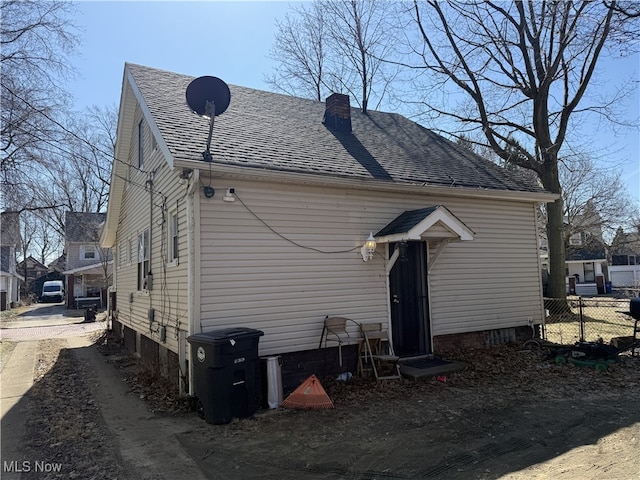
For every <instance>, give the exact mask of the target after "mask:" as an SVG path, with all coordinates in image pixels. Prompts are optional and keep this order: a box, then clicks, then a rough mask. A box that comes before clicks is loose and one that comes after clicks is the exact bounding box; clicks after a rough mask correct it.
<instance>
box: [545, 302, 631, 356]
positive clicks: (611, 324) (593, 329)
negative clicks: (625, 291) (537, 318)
mask: <svg viewBox="0 0 640 480" xmlns="http://www.w3.org/2000/svg"><path fill="white" fill-rule="evenodd" d="M628 310H629V301H628V300H615V299H602V300H600V299H583V300H582V319H583V322H584V325H583V326H582V327H581V325H580V318H581V313H580V301H579V300H578V299H574V300H572V299H570V300H569V301H568V310H567V311H564V312H555V313H554V312H550V313H549V316H548V317H547V319H546V327H545V330H546V339H547V340H549V341H551V342H554V343H559V344H563V345H568V344H573V343H575V342H577V341H579V340H580V339H581V337H584V340H586V341H599V340H602V341H603V342H605V343H607V344H608V343H610V341H611V339H612V338H614V337H628V336H632V335H633V326H634V320H633V319H632V318H631V317H630V316H629V315H625V314H624V313H622V312H624V311H628Z"/></svg>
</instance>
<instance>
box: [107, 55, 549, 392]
mask: <svg viewBox="0 0 640 480" xmlns="http://www.w3.org/2000/svg"><path fill="white" fill-rule="evenodd" d="M192 80H193V78H192V77H188V76H185V75H180V74H176V73H171V72H166V71H161V70H156V69H152V68H148V67H143V66H139V65H132V64H126V66H125V70H124V80H123V86H122V97H121V101H120V112H119V118H118V130H117V131H118V137H117V143H116V149H115V158H116V161H115V162H114V164H113V170H112V174H111V189H110V195H109V205H108V210H107V220H106V225H105V229H104V231H103V234H102V241H101V242H102V245H103V246H104V247H113V248H115V251H116V254H115V261H114V285H113V289H114V290H115V291H116V294H115V297H116V305H117V308H116V309H115V310H114V316H113V326H114V329H115V330H116V331H118V332H119V333H121V334H122V335H123V336H124V341H125V345H128V346H129V347H130V348H133V349H135V350H137V351H138V352H139V353H140V355H141V357H142V360H143V361H145V362H147V363H148V364H149V365H152V366H156V367H158V366H159V367H160V368H161V369H162V370H164V371H169V372H171V375H173V374H176V376H177V373H178V371H179V372H180V376H181V379H182V380H183V381H184V382H186V381H187V372H188V371H189V370H190V367H191V365H190V364H189V358H190V357H189V344H188V342H187V337H188V336H189V335H191V334H194V333H198V332H202V331H205V332H206V331H212V330H215V329H220V328H228V327H249V328H256V329H259V330H261V331H263V332H264V336H263V337H261V338H260V342H259V354H260V355H261V356H264V355H281V356H282V361H283V376H284V377H285V378H284V382H285V384H287V381H289V382H290V379H291V378H294V377H295V376H296V375H298V376H299V375H301V374H308V373H311V372H314V371H317V372H319V373H320V372H322V371H323V370H322V362H323V361H324V359H326V358H327V356H328V355H327V352H320V351H319V348H318V343H319V340H320V337H321V333H322V331H323V322H324V319H325V317H326V316H327V315H335V316H345V317H349V318H351V319H353V320H355V321H357V322H382V323H383V324H384V325H388V326H389V330H390V332H391V333H392V337H393V339H392V341H393V345H394V347H395V351H396V353H397V354H399V355H401V356H414V355H422V354H428V353H431V352H434V351H436V352H437V351H438V350H439V349H442V348H444V347H449V346H452V345H456V344H465V343H466V344H469V343H471V344H479V343H488V342H497V341H501V340H516V338H518V337H519V338H522V337H523V336H530V335H531V328H530V327H529V325H530V324H539V323H541V322H542V321H543V319H544V306H543V298H542V288H541V282H540V261H539V256H538V248H537V233H536V206H537V204H538V203H539V202H547V201H552V200H553V199H555V198H556V196H555V195H552V194H549V193H547V192H545V191H544V190H542V189H541V188H540V187H538V186H537V185H534V184H530V183H528V182H527V181H525V180H523V179H522V178H521V177H519V176H518V175H516V174H512V173H510V172H508V171H505V170H503V169H501V168H500V167H498V166H497V165H495V164H493V163H491V162H489V161H487V160H485V159H483V158H481V157H479V156H477V155H475V154H474V153H472V152H471V151H470V150H467V149H464V148H463V147H460V146H457V145H456V144H454V143H452V142H450V141H448V140H446V139H444V138H443V137H441V136H438V135H436V134H434V133H433V132H431V131H429V130H427V129H425V128H423V127H421V126H420V125H418V124H416V123H414V122H412V121H410V120H408V119H407V118H404V117H402V116H400V115H397V114H392V113H382V112H377V111H369V112H368V114H366V115H364V114H362V113H361V111H360V110H359V109H356V108H350V106H349V104H348V102H349V99H348V97H347V96H346V95H337V94H334V95H332V96H330V97H329V98H328V99H327V102H326V104H325V103H322V102H317V101H312V100H306V99H301V98H295V97H290V96H285V95H279V94H275V93H269V92H264V91H259V90H253V89H249V88H243V87H238V86H231V87H230V89H231V104H230V106H229V108H228V110H227V111H226V112H225V113H224V114H222V115H220V116H219V117H217V118H216V121H215V128H214V129H213V138H212V143H211V154H212V157H213V161H212V162H205V161H203V154H202V152H203V150H204V149H205V145H206V142H207V136H208V132H209V125H210V123H209V121H208V120H207V119H206V118H202V117H200V116H198V115H197V114H195V113H193V112H192V111H191V110H190V108H189V107H188V106H187V104H186V102H185V90H186V88H187V86H188V85H189V84H190V82H191V81H192ZM370 232H372V233H373V234H374V236H375V241H376V249H375V253H372V254H371V258H369V252H367V251H366V250H364V251H362V247H363V244H364V243H365V241H366V240H367V238H368V237H369V235H370ZM364 259H366V260H367V261H363V260H364ZM350 328H355V327H353V326H352V327H350ZM353 333H354V334H357V332H356V330H353ZM329 356H331V355H329ZM353 371H355V370H353ZM288 379H289V380H288ZM189 384H190V385H192V383H189Z"/></svg>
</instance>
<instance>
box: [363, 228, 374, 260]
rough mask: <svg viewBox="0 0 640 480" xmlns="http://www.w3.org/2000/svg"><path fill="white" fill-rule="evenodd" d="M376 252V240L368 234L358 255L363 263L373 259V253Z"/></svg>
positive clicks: (370, 233)
mask: <svg viewBox="0 0 640 480" xmlns="http://www.w3.org/2000/svg"><path fill="white" fill-rule="evenodd" d="M375 251H376V239H375V238H373V233H372V232H369V238H367V241H366V242H364V245H363V246H362V248H361V249H360V254H361V255H362V260H364V261H365V262H367V261H369V260H371V259H372V258H373V253H374V252H375Z"/></svg>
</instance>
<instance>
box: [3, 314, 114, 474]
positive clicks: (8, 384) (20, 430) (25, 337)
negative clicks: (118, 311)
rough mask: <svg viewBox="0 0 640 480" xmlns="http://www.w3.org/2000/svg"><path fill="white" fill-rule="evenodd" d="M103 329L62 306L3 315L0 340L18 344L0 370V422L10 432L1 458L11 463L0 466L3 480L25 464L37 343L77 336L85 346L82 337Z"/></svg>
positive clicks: (85, 341) (102, 325)
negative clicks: (29, 407)
mask: <svg viewBox="0 0 640 480" xmlns="http://www.w3.org/2000/svg"><path fill="white" fill-rule="evenodd" d="M102 318H104V315H102ZM106 327H107V322H105V321H100V322H91V323H84V316H83V312H82V311H77V312H76V311H68V310H67V309H66V307H65V305H64V304H54V305H52V304H35V305H30V306H27V307H21V308H19V309H13V310H8V311H5V312H2V316H1V317H0V339H1V340H4V341H7V340H9V341H15V342H17V344H16V346H15V348H14V349H13V350H12V351H10V353H8V358H5V359H3V361H2V368H1V369H0V382H1V383H2V391H1V395H0V421H1V426H2V430H3V431H4V432H11V435H3V439H2V444H1V453H2V458H3V459H9V460H10V461H9V464H10V466H9V467H7V462H3V464H2V465H0V476H1V477H2V478H3V480H4V479H6V480H19V479H20V478H21V473H20V472H19V471H16V469H13V468H11V462H14V463H15V462H18V463H15V465H24V464H23V463H22V462H24V461H27V459H26V457H25V456H24V453H23V451H22V448H21V441H22V436H23V435H24V432H25V424H26V419H27V415H28V402H27V396H28V392H29V390H30V389H31V386H32V384H33V371H34V365H35V358H36V354H37V346H38V343H37V340H44V339H49V338H61V337H80V338H77V339H74V340H75V342H76V344H78V345H80V344H82V345H83V346H84V345H89V344H90V342H89V341H88V339H83V338H81V337H82V336H83V335H86V334H89V333H93V332H97V331H101V330H104V329H105V328H106ZM70 340H71V338H70Z"/></svg>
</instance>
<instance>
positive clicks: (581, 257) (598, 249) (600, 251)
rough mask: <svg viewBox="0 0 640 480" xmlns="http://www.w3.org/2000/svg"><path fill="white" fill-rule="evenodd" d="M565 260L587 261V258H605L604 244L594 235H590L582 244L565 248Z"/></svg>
mask: <svg viewBox="0 0 640 480" xmlns="http://www.w3.org/2000/svg"><path fill="white" fill-rule="evenodd" d="M565 257H566V258H565V260H566V261H567V262H571V261H589V260H606V258H607V250H606V245H605V244H604V243H603V242H601V241H600V240H598V239H597V238H595V237H590V238H589V239H588V240H587V241H586V242H585V243H584V244H583V245H582V246H580V247H572V246H569V247H568V248H567V249H566V253H565Z"/></svg>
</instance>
